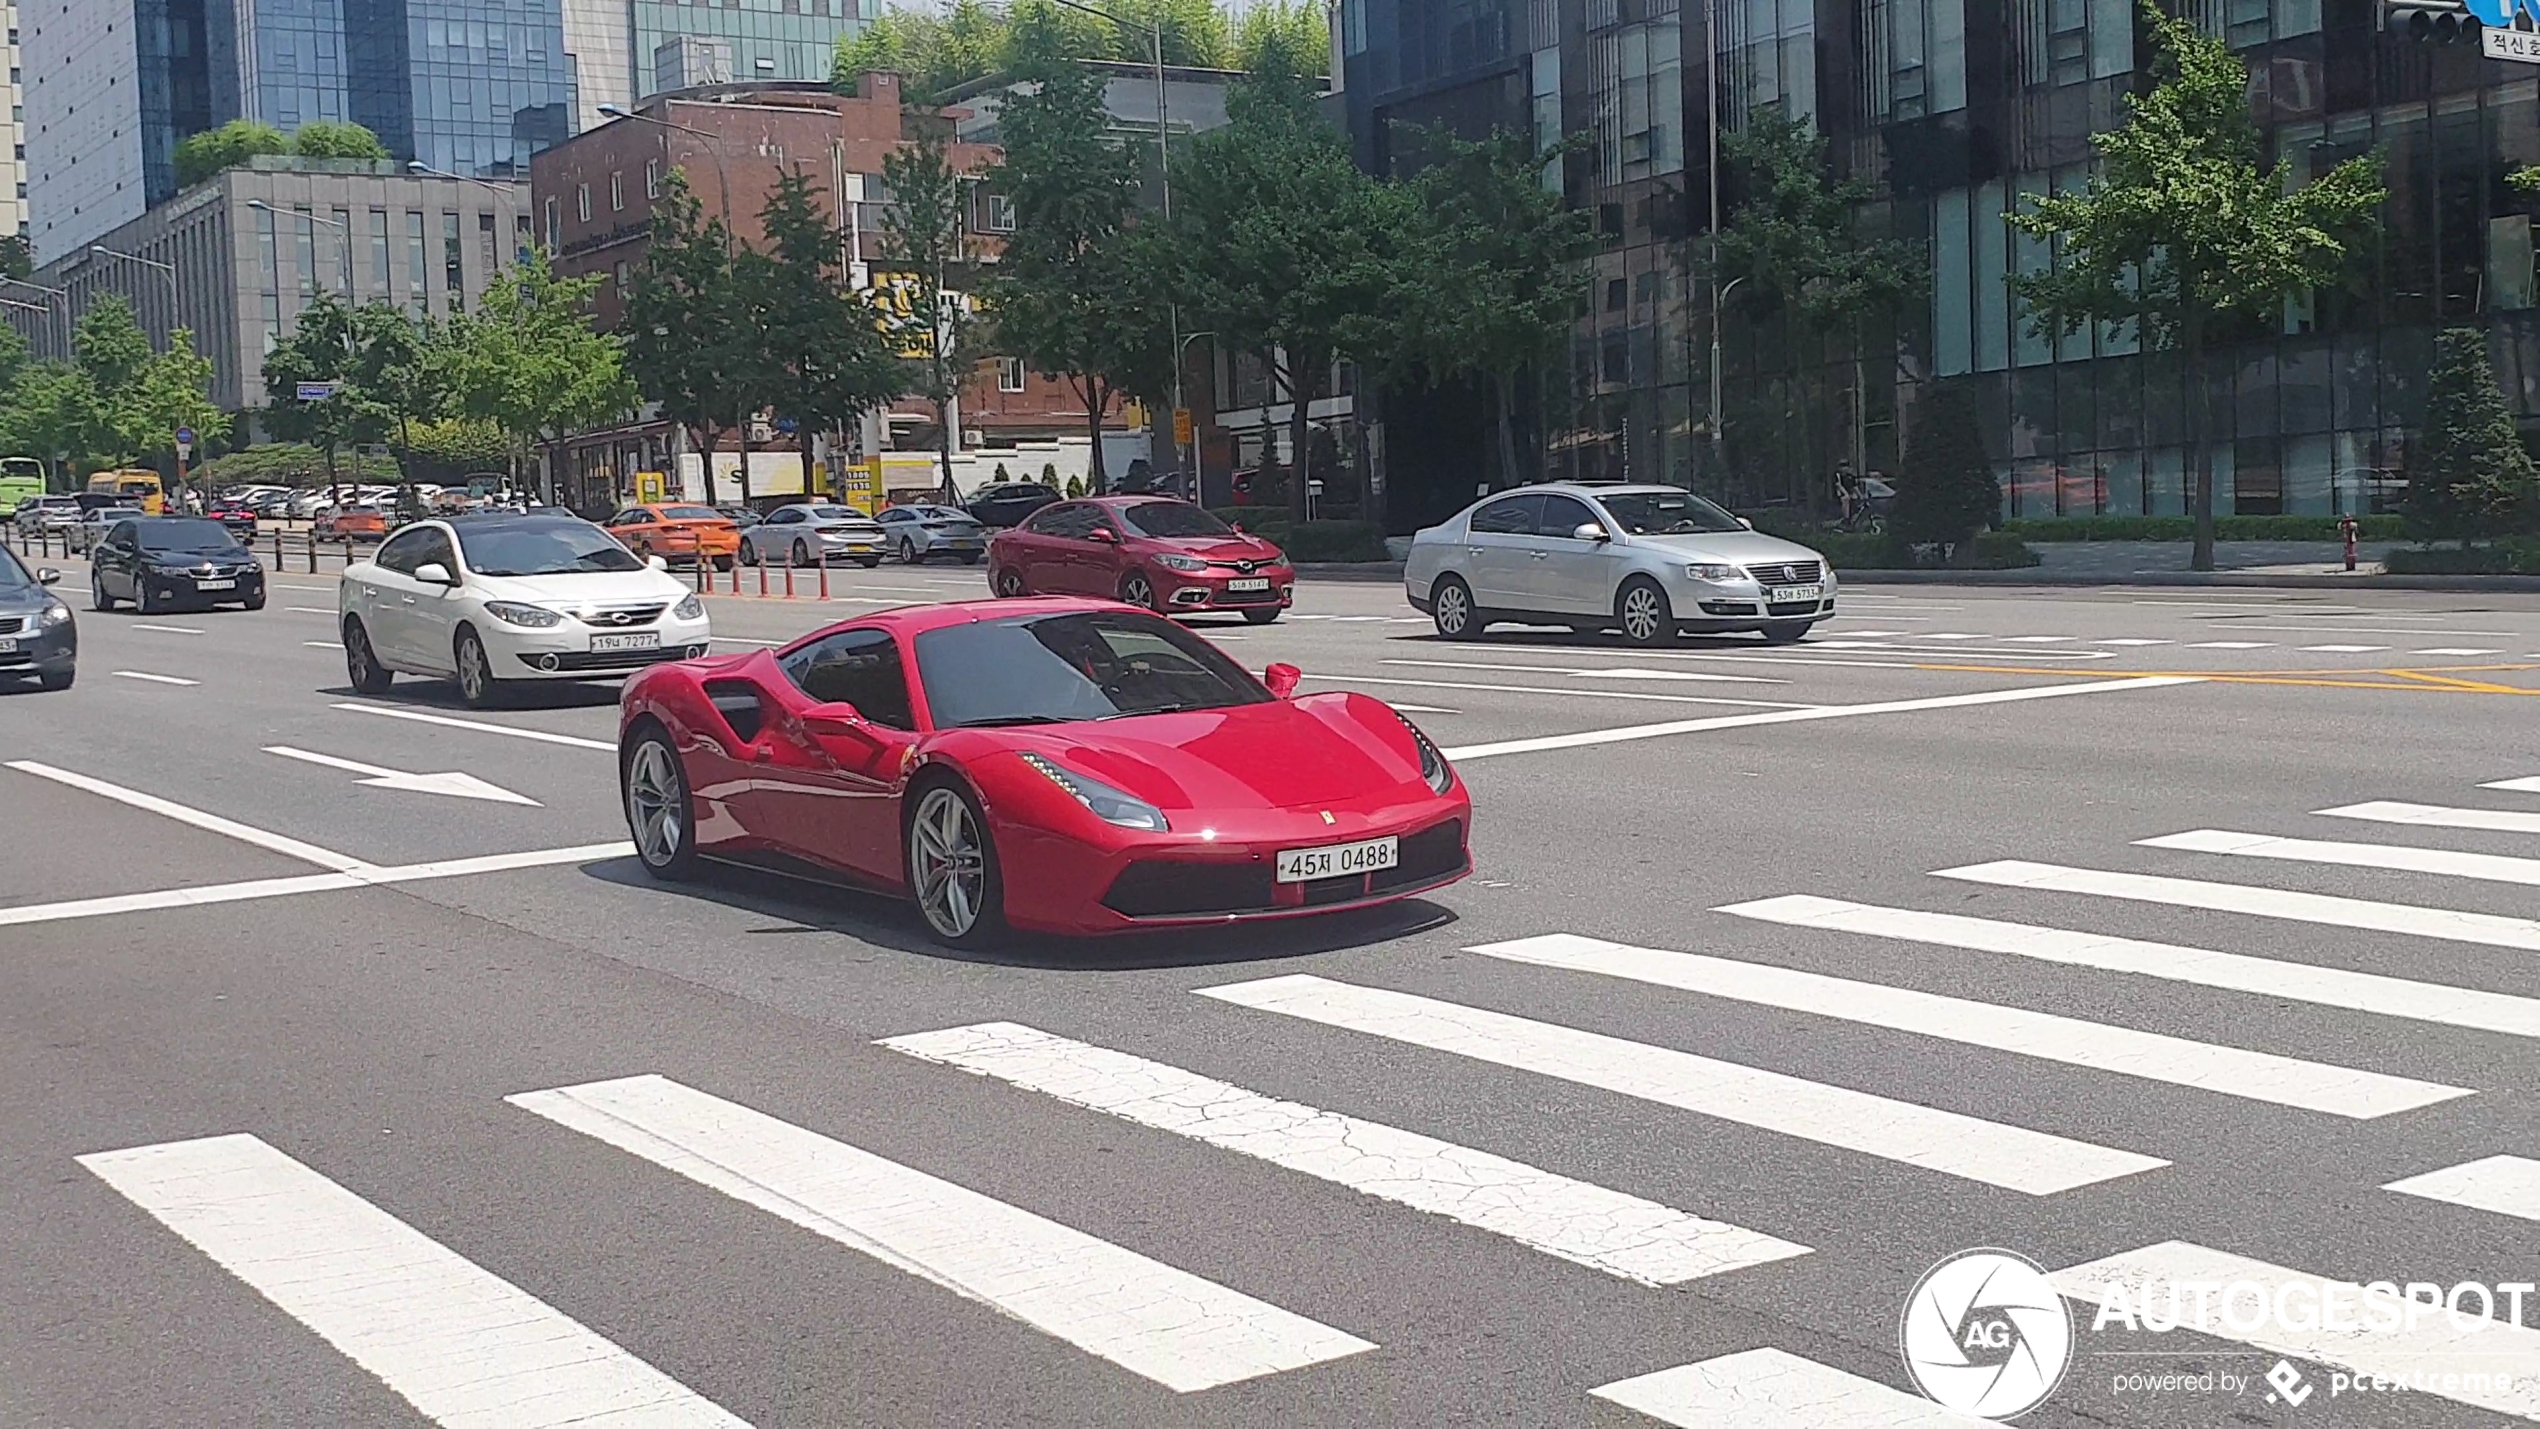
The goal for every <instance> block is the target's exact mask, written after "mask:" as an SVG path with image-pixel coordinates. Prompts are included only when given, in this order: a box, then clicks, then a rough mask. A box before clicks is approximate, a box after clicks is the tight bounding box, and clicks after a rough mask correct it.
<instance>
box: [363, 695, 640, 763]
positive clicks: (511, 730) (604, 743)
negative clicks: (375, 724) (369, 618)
mask: <svg viewBox="0 0 2540 1429" xmlns="http://www.w3.org/2000/svg"><path fill="white" fill-rule="evenodd" d="M334 707H335V708H336V709H339V710H344V711H346V712H348V713H351V714H366V715H378V716H379V717H381V718H382V719H402V720H410V721H412V722H413V723H416V724H437V725H440V726H442V727H444V728H447V729H472V730H475V731H477V732H478V733H479V734H500V735H508V736H509V737H511V738H513V739H529V740H536V741H537V742H538V743H540V744H561V745H565V746H568V747H570V748H573V749H598V750H605V751H607V752H608V753H610V754H615V753H616V752H617V745H616V743H615V742H614V741H612V740H605V739H584V738H583V737H582V736H580V735H577V734H556V733H553V732H551V731H548V730H543V729H522V728H520V727H519V726H517V725H508V724H489V723H487V722H486V721H484V720H475V719H460V718H458V717H457V716H455V715H441V714H430V713H427V712H425V711H423V710H401V709H391V708H389V707H388V706H386V705H365V704H356V703H354V702H352V701H350V700H345V701H340V702H338V703H337V704H336V705H335V706H334Z"/></svg>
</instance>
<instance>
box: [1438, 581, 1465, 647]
mask: <svg viewBox="0 0 2540 1429" xmlns="http://www.w3.org/2000/svg"><path fill="white" fill-rule="evenodd" d="M1435 618H1436V621H1437V627H1438V633H1439V634H1440V635H1445V636H1450V637H1452V636H1457V635H1461V634H1463V633H1464V626H1465V624H1466V623H1467V622H1469V621H1471V620H1472V618H1473V611H1472V608H1471V607H1470V606H1469V605H1467V604H1466V603H1465V596H1464V587H1462V586H1460V585H1453V584H1449V585H1444V586H1440V587H1439V588H1438V594H1437V610H1436V616H1435Z"/></svg>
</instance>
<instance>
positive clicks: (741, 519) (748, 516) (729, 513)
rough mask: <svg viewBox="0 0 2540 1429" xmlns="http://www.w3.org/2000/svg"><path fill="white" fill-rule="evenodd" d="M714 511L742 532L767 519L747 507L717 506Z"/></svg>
mask: <svg viewBox="0 0 2540 1429" xmlns="http://www.w3.org/2000/svg"><path fill="white" fill-rule="evenodd" d="M714 510H715V512H716V513H717V514H719V515H721V516H722V517H723V518H724V519H725V520H728V521H730V522H731V523H732V524H733V525H734V526H736V527H738V528H739V529H741V530H744V531H747V530H748V529H750V528H751V527H752V526H755V525H757V524H758V523H759V522H761V521H764V520H766V519H767V518H766V517H764V516H761V515H759V514H758V512H757V510H756V509H754V508H752V507H748V506H738V505H735V506H717V507H715V508H714Z"/></svg>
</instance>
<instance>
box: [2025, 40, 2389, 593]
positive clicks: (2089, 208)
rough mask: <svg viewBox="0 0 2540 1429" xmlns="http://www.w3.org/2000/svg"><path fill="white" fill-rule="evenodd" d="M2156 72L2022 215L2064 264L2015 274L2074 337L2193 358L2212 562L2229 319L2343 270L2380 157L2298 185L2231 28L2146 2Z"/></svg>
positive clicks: (2369, 211) (2197, 553) (2366, 219)
mask: <svg viewBox="0 0 2540 1429" xmlns="http://www.w3.org/2000/svg"><path fill="white" fill-rule="evenodd" d="M2143 17H2144V22H2145V23H2146V24H2147V25H2149V26H2150V27H2151V30H2152V37H2153V46H2154V50H2155V62H2154V67H2153V74H2154V76H2155V82H2154V84H2153V87H2152V89H2151V92H2149V93H2148V94H2142V95H2130V96H2128V97H2127V99H2126V122H2125V123H2124V124H2123V125H2121V126H2119V127H2118V128H2116V129H2114V130H2111V131H2109V132H2106V133H2103V134H2100V135H2098V136H2097V137H2096V138H2095V139H2094V140H2093V141H2092V142H2093V144H2094V146H2095V147H2096V148H2097V149H2098V151H2099V160H2100V162H2099V166H2098V167H2097V169H2096V170H2094V171H2093V173H2092V174H2091V176H2090V180H2089V182H2088V183H2087V184H2086V185H2085V186H2084V187H2083V188H2082V189H2081V190H2080V191H2079V192H2075V193H2065V194H2055V195H2051V196H2036V197H2032V198H2031V199H2030V200H2029V207H2028V209H2027V210H2026V211H2025V212H2022V213H2018V214H2014V215H2013V216H2012V218H2011V222H2012V223H2013V224H2014V225H2016V226H2017V227H2018V228H2019V229H2020V230H2021V231H2022V232H2024V233H2027V234H2029V235H2030V236H2031V237H2035V238H2041V239H2049V240H2052V241H2054V243H2055V244H2056V247H2057V253H2056V263H2055V266H2054V267H2053V268H2051V269H2049V270H2048V271H2045V272H2041V273H2029V274H2022V275H2020V276H2018V277H2016V278H2014V279H2013V280H2012V283H2013V287H2014V288H2015V290H2016V291H2017V292H2018V293H2019V295H2020V298H2021V299H2022V301H2023V302H2024V303H2025V304H2026V306H2027V308H2028V311H2029V320H2030V323H2031V326H2032V328H2033V329H2034V330H2035V331H2038V332H2040V333H2046V334H2052V335H2058V336H2060V335H2062V334H2065V333H2070V332H2074V331H2077V330H2079V329H2080V328H2081V327H2082V325H2083V324H2085V323H2092V322H2133V323H2136V324H2138V327H2137V331H2138V332H2140V333H2141V334H2142V337H2143V339H2144V341H2145V343H2146V345H2147V346H2157V347H2160V348H2163V349H2167V350H2169V351H2173V352H2176V353H2177V354H2178V356H2179V360H2180V364H2181V366H2182V367H2183V368H2184V376H2185V379H2186V391H2187V401H2186V404H2185V407H2186V411H2185V415H2186V438H2187V446H2188V450H2189V452H2190V453H2192V460H2193V462H2194V475H2193V479H2192V482H2191V495H2190V508H2191V514H2192V515H2193V516H2194V517H2195V533H2196V543H2195V549H2194V554H2193V561H2192V564H2193V565H2194V567H2195V569H2197V570H2200V571H2209V570H2212V569H2213V568H2214V467H2213V454H2212V452H2211V450H2210V448H2209V443H2208V442H2207V441H2206V437H2205V434H2206V432H2207V430H2208V429H2209V427H2210V421H2209V419H2208V415H2207V413H2206V410H2205V407H2206V387H2207V383H2206V380H2205V349H2206V345H2207V342H2208V340H2209V339H2210V338H2211V337H2212V336H2213V334H2214V330H2215V328H2216V327H2217V326H2218V325H2223V324H2228V323H2231V322H2234V321H2244V322H2248V321H2264V320H2266V319H2268V318H2270V317H2273V316H2275V315H2277V314H2279V313H2281V312H2282V311H2283V308H2284V304H2285V303H2286V301H2287V300H2289V299H2292V298H2295V297H2298V296H2300V295H2301V294H2302V293H2304V292H2306V291H2308V290H2310V289H2312V288H2316V287H2319V286H2322V285H2324V284H2328V283H2333V282H2336V281H2337V280H2338V279H2339V278H2340V276H2341V275H2342V273H2343V271H2344V270H2345V267H2346V264H2347V257H2348V252H2349V248H2350V245H2351V244H2353V243H2355V242H2357V241H2359V240H2361V239H2364V238H2367V237H2368V236H2369V235H2371V234H2372V233H2373V232H2374V231H2375V230H2376V228H2377V226H2378V223H2379V218H2378V215H2377V210H2378V209H2379V207H2380V204H2381V201H2382V199H2383V197H2384V194H2383V191H2382V186H2381V178H2380V174H2381V165H2380V159H2379V157H2378V156H2377V155H2371V154H2366V155H2359V156H2357V157H2355V158H2352V159H2348V160H2347V161H2345V162H2344V163H2342V164H2339V165H2338V166H2337V167H2335V168H2333V169H2331V170H2329V171H2328V172H2327V173H2325V174H2322V175H2320V176H2319V177H2317V178H2315V179H2312V180H2310V181H2309V182H2307V183H2298V182H2296V181H2295V179H2294V176H2293V175H2292V174H2291V173H2290V172H2289V171H2287V170H2286V169H2285V168H2284V167H2283V165H2282V161H2281V160H2279V161H2278V162H2276V163H2274V164H2265V163H2262V162H2261V159H2262V156H2263V154H2264V142H2263V140H2262V139H2261V137H2260V135H2259V132H2258V127H2257V125H2256V124H2255V123H2254V122H2252V120H2251V119H2250V115H2249V71H2248V66H2247V65H2246V64H2244V63H2243V62H2242V61H2241V59H2240V57H2239V56H2238V55H2236V54H2234V53H2233V52H2232V51H2231V48H2230V47H2229V46H2228V45H2226V44H2225V43H2224V42H2223V41H2222V40H2220V39H2217V38H2215V37H2213V36H2210V35H2207V34H2205V33H2203V32H2202V31H2200V30H2198V29H2197V28H2196V27H2195V25H2194V24H2192V23H2190V22H2189V21H2187V20H2180V19H2172V18H2170V17H2169V16H2167V15H2164V14H2162V13H2161V12H2160V11H2159V10H2158V9H2156V8H2154V7H2153V6H2152V5H2151V4H2150V3H2149V0H2146V3H2145V5H2144V8H2143Z"/></svg>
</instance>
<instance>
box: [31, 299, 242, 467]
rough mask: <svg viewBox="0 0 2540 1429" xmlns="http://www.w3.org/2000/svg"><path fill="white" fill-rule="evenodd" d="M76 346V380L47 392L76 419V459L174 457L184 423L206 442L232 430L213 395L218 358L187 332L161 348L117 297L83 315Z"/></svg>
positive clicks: (112, 461) (57, 411)
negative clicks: (205, 354)
mask: <svg viewBox="0 0 2540 1429" xmlns="http://www.w3.org/2000/svg"><path fill="white" fill-rule="evenodd" d="M72 349H73V357H72V372H73V374H74V375H75V377H76V381H75V382H70V383H63V384H49V385H48V392H47V396H48V399H49V401H50V404H51V409H52V414H53V416H54V417H55V418H56V419H63V420H67V419H73V418H76V420H77V426H76V427H75V428H73V429H72V432H71V440H70V441H69V442H68V443H67V446H68V448H69V450H68V453H67V454H68V456H69V457H70V459H71V460H73V461H74V462H85V463H95V464H98V465H120V464H122V463H125V462H132V461H140V460H143V459H145V458H146V459H152V460H155V459H156V458H157V457H158V456H159V455H160V454H161V453H169V454H173V452H174V450H175V446H176V431H177V428H179V427H185V426H191V427H193V428H194V429H195V435H196V438H197V439H198V440H201V441H206V442H209V441H215V440H218V439H219V438H220V437H221V436H222V435H224V434H226V433H227V432H228V430H229V416H228V414H227V413H225V412H223V411H221V410H220V409H219V408H218V407H217V406H215V405H213V403H212V400H211V395H210V393H211V382H212V364H211V360H210V359H208V358H206V357H203V356H201V355H199V354H198V353H196V352H195V351H194V334H193V333H191V332H189V331H187V330H186V329H184V328H178V329H177V330H176V331H175V332H174V333H172V334H170V337H169V345H168V350H167V351H166V352H163V353H154V352H152V351H151V350H150V339H149V337H148V336H147V335H145V334H144V333H143V332H142V331H141V326H140V324H139V323H136V322H134V321H133V317H132V308H131V306H130V305H129V304H127V303H126V302H125V301H124V300H123V299H122V298H121V297H118V296H112V295H110V296H107V297H102V298H99V299H97V300H96V301H94V302H92V303H90V304H89V306H88V311H87V312H85V313H83V314H81V315H80V320H79V327H78V329H77V331H76V332H75V333H74V334H73V338H72Z"/></svg>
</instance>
